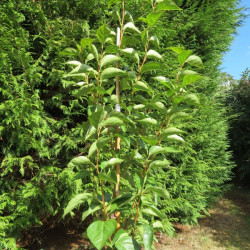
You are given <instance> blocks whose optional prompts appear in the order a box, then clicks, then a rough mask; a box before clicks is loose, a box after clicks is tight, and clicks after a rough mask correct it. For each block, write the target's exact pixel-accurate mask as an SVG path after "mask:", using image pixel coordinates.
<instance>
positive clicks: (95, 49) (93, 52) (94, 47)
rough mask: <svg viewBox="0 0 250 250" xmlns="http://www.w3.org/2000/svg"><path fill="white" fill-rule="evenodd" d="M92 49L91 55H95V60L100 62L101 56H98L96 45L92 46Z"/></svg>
mask: <svg viewBox="0 0 250 250" xmlns="http://www.w3.org/2000/svg"><path fill="white" fill-rule="evenodd" d="M90 49H91V53H92V54H93V55H94V57H95V59H96V60H98V59H99V54H98V51H97V48H96V46H95V45H94V44H91V46H90Z"/></svg>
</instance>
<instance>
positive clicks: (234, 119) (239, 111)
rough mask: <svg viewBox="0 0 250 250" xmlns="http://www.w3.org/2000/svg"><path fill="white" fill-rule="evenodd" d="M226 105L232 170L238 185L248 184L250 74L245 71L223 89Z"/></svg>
mask: <svg viewBox="0 0 250 250" xmlns="http://www.w3.org/2000/svg"><path fill="white" fill-rule="evenodd" d="M225 88H226V90H225V93H226V94H227V95H226V98H225V101H226V104H227V105H228V107H229V114H230V115H231V119H230V130H229V136H230V145H231V150H232V151H233V156H234V161H235V163H236V164H237V168H236V169H235V170H234V173H235V177H236V180H237V181H238V183H239V184H248V180H249V176H250V165H249V157H250V152H249V141H250V138H249V135H250V133H249V119H250V118H249V117H250V113H249V112H250V110H249V107H250V103H249V99H250V98H249V95H250V74H249V69H246V70H245V71H244V72H243V74H242V77H241V79H240V80H239V81H237V82H232V81H231V82H230V85H229V86H226V87H225Z"/></svg>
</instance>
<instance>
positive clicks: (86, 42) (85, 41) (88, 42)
mask: <svg viewBox="0 0 250 250" xmlns="http://www.w3.org/2000/svg"><path fill="white" fill-rule="evenodd" d="M93 41H94V39H92V38H89V37H86V38H83V39H82V40H81V42H80V44H81V47H82V49H85V48H86V47H87V46H89V45H91V44H92V42H93Z"/></svg>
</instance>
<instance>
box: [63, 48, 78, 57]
mask: <svg viewBox="0 0 250 250" xmlns="http://www.w3.org/2000/svg"><path fill="white" fill-rule="evenodd" d="M77 53H78V52H77V50H76V49H74V48H66V49H64V50H63V51H61V52H60V55H61V56H77Z"/></svg>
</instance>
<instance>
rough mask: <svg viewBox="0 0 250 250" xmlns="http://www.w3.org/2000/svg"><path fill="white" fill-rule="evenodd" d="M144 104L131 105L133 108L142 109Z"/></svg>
mask: <svg viewBox="0 0 250 250" xmlns="http://www.w3.org/2000/svg"><path fill="white" fill-rule="evenodd" d="M145 107H146V106H145V105H144V104H138V105H135V106H134V107H133V109H143V108H145Z"/></svg>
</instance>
